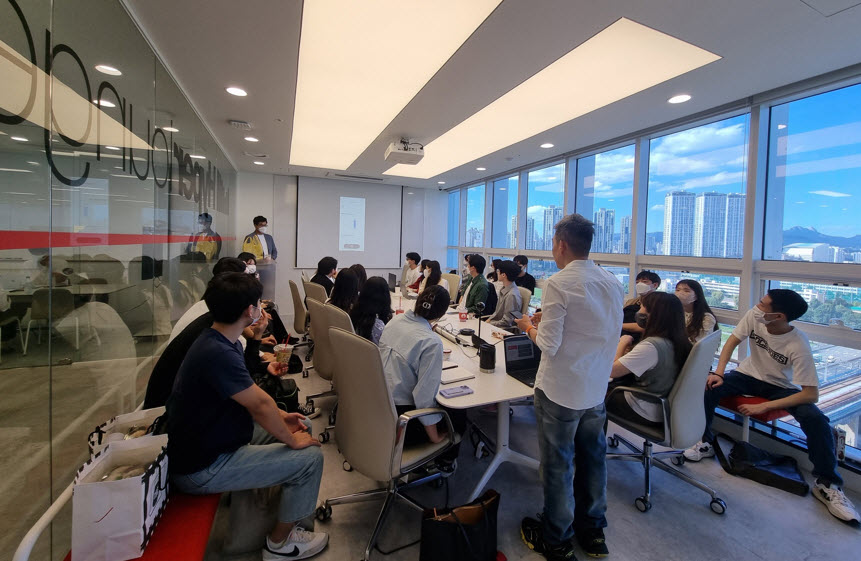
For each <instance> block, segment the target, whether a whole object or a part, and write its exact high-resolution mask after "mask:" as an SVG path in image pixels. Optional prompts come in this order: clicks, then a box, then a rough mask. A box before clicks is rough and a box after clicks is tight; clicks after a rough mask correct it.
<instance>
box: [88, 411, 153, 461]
mask: <svg viewBox="0 0 861 561" xmlns="http://www.w3.org/2000/svg"><path fill="white" fill-rule="evenodd" d="M164 412H165V408H164V407H153V408H152V409H144V410H142V411H135V412H133V413H126V414H124V415H117V416H116V417H113V418H111V419H109V420H107V421H105V422H104V423H102V424H101V425H99V426H97V427H96V429H95V430H94V431H93V432H91V433H90V436H89V437H88V438H87V444H88V446H89V448H90V458H93V457H94V456H95V455H96V453H97V452H100V451H101V450H102V449H104V447H105V446H107V445H108V444H110V443H111V442H118V441H122V440H127V439H126V435H127V434H128V432H129V429H132V428H134V427H143V430H144V431H145V434H146V435H147V436H149V435H151V434H153V432H154V431H153V428H154V426H155V425H154V423H156V421H157V419H158V418H159V417H161V416H162V415H164ZM155 432H156V433H157V432H158V431H155Z"/></svg>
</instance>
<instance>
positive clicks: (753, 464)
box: [714, 434, 810, 497]
mask: <svg viewBox="0 0 861 561" xmlns="http://www.w3.org/2000/svg"><path fill="white" fill-rule="evenodd" d="M721 438H723V439H725V440H727V441H729V442H732V444H733V446H732V450H731V451H730V453H729V456H725V455H724V453H723V450H721V447H720V439H721ZM714 449H715V454H717V457H718V460H719V461H720V465H721V466H722V467H723V469H724V470H725V471H726V472H727V473H729V474H732V475H738V476H740V477H744V478H747V479H750V480H752V481H756V482H757V483H762V484H763V485H768V486H769V487H776V488H778V489H782V490H784V491H788V492H790V493H792V494H794V495H798V496H800V497H804V496H806V495H807V493H808V492H809V491H810V486H809V485H808V484H807V481H805V480H804V476H803V475H801V472H800V471H799V469H798V462H796V461H795V458H791V457H789V456H781V455H779V454H772V453H771V452H766V451H765V450H763V449H761V448H757V447H756V446H754V445H753V444H751V443H749V442H744V441H738V442H737V441H735V440H733V439H732V438H730V437H729V436H727V435H725V434H717V435H716V436H715V442H714Z"/></svg>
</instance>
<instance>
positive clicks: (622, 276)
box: [602, 267, 631, 294]
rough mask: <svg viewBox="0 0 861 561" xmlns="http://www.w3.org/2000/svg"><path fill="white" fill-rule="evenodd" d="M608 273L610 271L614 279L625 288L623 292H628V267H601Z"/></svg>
mask: <svg viewBox="0 0 861 561" xmlns="http://www.w3.org/2000/svg"><path fill="white" fill-rule="evenodd" d="M602 268H603V269H604V270H605V271H607V272H608V273H612V274H613V276H614V277H616V279H618V281H619V282H620V283H621V284H622V286H623V287H624V288H625V294H627V293H628V288H629V285H628V283H629V281H630V276H631V269H629V268H628V267H602Z"/></svg>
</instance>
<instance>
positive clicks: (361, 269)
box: [350, 263, 368, 292]
mask: <svg viewBox="0 0 861 561" xmlns="http://www.w3.org/2000/svg"><path fill="white" fill-rule="evenodd" d="M350 270H351V271H353V272H354V273H356V277H357V278H358V279H359V292H362V290H363V288H362V287H363V286H365V282H366V281H367V280H368V273H367V272H366V271H365V266H364V265H362V264H361V263H356V264H355V265H350Z"/></svg>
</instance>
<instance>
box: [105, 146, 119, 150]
mask: <svg viewBox="0 0 861 561" xmlns="http://www.w3.org/2000/svg"><path fill="white" fill-rule="evenodd" d="M105 148H106V149H107V150H119V148H117V147H116V146H105Z"/></svg>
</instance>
